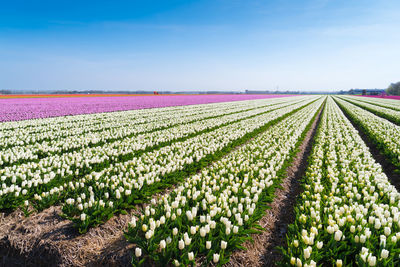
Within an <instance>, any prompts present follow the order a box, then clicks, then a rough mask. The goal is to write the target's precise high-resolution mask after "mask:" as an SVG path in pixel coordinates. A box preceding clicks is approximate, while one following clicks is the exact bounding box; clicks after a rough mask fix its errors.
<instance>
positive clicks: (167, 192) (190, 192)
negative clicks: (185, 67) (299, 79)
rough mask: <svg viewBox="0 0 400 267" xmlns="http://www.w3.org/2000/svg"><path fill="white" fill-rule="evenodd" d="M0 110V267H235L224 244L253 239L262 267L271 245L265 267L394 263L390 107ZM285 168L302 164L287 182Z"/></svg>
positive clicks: (152, 105) (399, 197)
mask: <svg viewBox="0 0 400 267" xmlns="http://www.w3.org/2000/svg"><path fill="white" fill-rule="evenodd" d="M0 104H1V106H0V121H1V122H0V152H1V153H0V179H1V181H0V186H1V187H0V215H1V216H0V265H5V266H7V265H10V266H11V265H13V264H15V263H16V262H18V261H19V262H20V263H21V261H22V265H29V266H30V265H32V266H37V265H42V266H53V264H56V263H57V265H60V266H103V265H113V266H125V265H127V264H129V265H134V266H210V265H211V266H222V265H224V266H236V265H240V266H241V265H244V263H243V262H244V261H243V259H239V256H238V255H239V254H238V252H239V251H243V252H241V253H244V254H246V253H247V252H246V249H249V248H250V247H251V245H250V244H251V242H252V240H256V241H255V242H260V241H259V240H261V239H257V238H256V237H257V236H259V235H264V236H265V238H266V240H269V241H268V242H270V243H271V242H274V243H275V244H277V245H276V246H273V248H270V246H267V244H264V245H263V244H260V243H258V244H256V245H257V247H258V248H260V247H261V248H262V247H263V246H264V247H265V249H264V250H261V251H258V252H257V253H258V254H257V257H256V258H255V259H254V257H253V259H251V260H246V261H247V264H255V265H257V266H269V265H271V264H272V263H271V260H268V259H267V258H268V257H267V256H265V255H271V254H272V255H274V258H273V260H272V262H273V265H275V266H300V267H302V266H304V267H305V266H339V267H340V266H400V240H399V239H400V193H399V192H398V189H399V187H398V185H399V183H400V181H396V179H395V178H394V177H397V176H396V173H400V101H398V100H395V99H381V98H367V97H359V96H344V95H343V96H320V95H298V96H283V95H194V96H188V95H187V96H183V95H171V96H105V97H101V96H96V97H80V98H74V97H69V98H57V97H56V98H6V99H0ZM307 147H308V150H307ZM307 151H308V152H307ZM304 153H306V154H304ZM378 155H379V157H378ZM382 162H384V165H381V163H382ZM294 166H300V167H299V168H300V169H301V166H304V167H303V169H304V171H299V172H298V173H297V174H296V175H295V176H290V175H289V173H290V171H289V170H291V169H293V168H294ZM387 166H391V169H390V170H391V171H390V172H388V171H386V170H387V168H388V167H387ZM296 168H297V167H296ZM392 170H394V171H392ZM288 181H290V183H292V184H296V183H297V187H298V191H295V190H290V189H289V188H286V187H285V186H283V184H284V183H287V182H288ZM398 182H399V183H398ZM278 195H279V196H281V197H282V195H283V198H288V199H289V197H291V198H292V199H293V200H288V201H287V203H286V204H285V205H286V206H285V208H284V209H285V210H286V211H288V212H289V213H288V214H289V215H288V216H289V217H287V218H286V217H285V220H286V221H285V222H286V223H285V225H286V226H285V228H283V229H285V230H284V232H283V233H282V234H280V235H274V232H276V231H278V230H277V229H275V228H272V229H269V228H268V229H267V228H266V227H265V226H264V225H263V224H262V223H261V221H262V220H263V219H264V220H265V219H268V220H270V221H276V225H278V224H281V223H280V222H279V221H278V218H279V216H280V212H282V211H279V210H278V211H275V210H274V211H271V212H270V211H269V209H270V207H271V205H272V204H273V203H274V201H276V199H277V198H278ZM273 212H275V213H273ZM49 214H50V215H51V216H50V215H49ZM271 214H272V215H271ZM282 216H283V215H282ZM285 216H286V215H285ZM46 218H51V219H46ZM44 225H46V227H45V228H43V227H44ZM28 226H29V227H31V228H29V227H28ZM35 226H36V227H37V229H35ZM41 227H42V228H41ZM32 229H34V230H32ZM110 229H112V230H110ZM60 233H61V234H62V238H60V236H61V234H60ZM54 236H55V237H57V238H53V237H54ZM110 240H112V241H110ZM271 240H272V241H271ZM117 241H118V242H117ZM253 242H254V241H253ZM74 247H76V250H74V249H73V248H74ZM94 247H95V249H93V248H94ZM269 250H271V251H269ZM121 251H123V253H125V254H124V256H120V254H121V253H122V252H121ZM247 251H249V253H250V250H247ZM74 253H76V254H74ZM38 255H39V256H38ZM43 255H44V256H43ZM104 255H106V256H104ZM240 255H242V254H240ZM103 256H104V257H103ZM43 258H44V259H46V260H45V261H43ZM103 258H104V259H103ZM105 258H107V259H105ZM249 258H250V257H249ZM110 259H111V260H110ZM118 259H123V260H120V261H118ZM126 259H128V260H126ZM246 259H247V258H246ZM49 260H50V261H53V262H52V264H49V262H48V261H49ZM109 260H110V261H109ZM240 260H242V261H240ZM238 262H241V263H240V264H239V263H238Z"/></svg>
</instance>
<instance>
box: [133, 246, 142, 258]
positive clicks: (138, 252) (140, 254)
mask: <svg viewBox="0 0 400 267" xmlns="http://www.w3.org/2000/svg"><path fill="white" fill-rule="evenodd" d="M135 256H136V257H137V258H139V257H140V256H142V250H141V249H140V248H136V249H135Z"/></svg>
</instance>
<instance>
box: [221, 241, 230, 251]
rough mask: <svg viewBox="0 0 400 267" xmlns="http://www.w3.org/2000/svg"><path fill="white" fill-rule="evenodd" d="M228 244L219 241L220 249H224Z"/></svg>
mask: <svg viewBox="0 0 400 267" xmlns="http://www.w3.org/2000/svg"><path fill="white" fill-rule="evenodd" d="M227 245H228V242H226V241H223V240H221V249H226V246H227Z"/></svg>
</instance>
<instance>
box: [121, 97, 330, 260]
mask: <svg viewBox="0 0 400 267" xmlns="http://www.w3.org/2000/svg"><path fill="white" fill-rule="evenodd" d="M323 102H324V99H323V98H320V99H319V100H317V101H316V102H314V103H312V104H311V105H308V106H306V107H305V108H303V109H300V110H299V111H297V112H295V113H292V114H291V115H290V116H288V117H286V118H285V119H284V120H281V121H280V122H278V123H277V124H275V125H273V126H271V127H270V128H268V129H267V130H266V131H265V132H263V133H261V134H260V135H258V136H257V137H256V138H254V139H253V140H251V141H250V142H249V143H247V144H245V145H244V146H242V147H240V148H239V149H237V150H235V151H234V152H232V153H230V154H228V155H227V156H226V157H224V158H222V159H221V160H219V161H216V162H214V163H213V164H211V165H210V166H208V167H207V168H205V169H203V170H202V171H201V172H199V173H197V174H194V175H192V176H190V177H188V178H187V179H185V180H184V181H183V182H182V183H181V184H180V185H178V186H177V187H176V188H175V189H174V190H173V191H172V192H170V193H167V194H166V195H164V196H162V197H160V198H159V199H158V200H155V199H153V200H152V203H151V205H148V206H146V207H145V208H144V209H143V210H142V211H141V216H139V217H133V219H132V221H131V223H130V227H129V230H128V232H127V234H126V237H127V239H128V240H129V241H131V242H133V243H135V244H136V246H137V248H136V250H135V254H136V256H135V257H134V259H133V261H134V262H135V263H145V262H147V263H148V264H149V263H151V262H153V263H155V264H157V265H160V266H166V265H168V264H175V265H179V264H183V265H190V264H195V263H199V264H200V263H203V264H204V263H206V264H208V263H211V262H213V263H214V264H217V265H222V264H224V263H227V262H228V261H229V255H230V253H231V252H232V251H233V250H235V249H238V248H241V244H242V243H243V242H244V241H245V240H247V239H248V236H249V234H251V233H254V232H257V231H258V230H260V227H259V226H258V225H257V221H258V220H259V219H260V218H261V217H262V216H263V213H264V211H265V209H266V208H267V203H268V202H270V201H271V199H272V198H273V197H274V189H275V188H276V187H277V186H278V185H279V183H280V180H281V178H282V174H283V172H284V170H285V169H286V167H287V164H288V163H289V162H290V159H291V158H292V157H293V155H294V152H295V150H296V147H297V146H298V144H299V142H300V141H301V139H302V137H303V136H304V133H305V131H306V129H307V126H309V125H310V124H311V123H312V119H313V118H315V115H316V114H317V112H318V110H319V109H320V107H321V105H322V103H323Z"/></svg>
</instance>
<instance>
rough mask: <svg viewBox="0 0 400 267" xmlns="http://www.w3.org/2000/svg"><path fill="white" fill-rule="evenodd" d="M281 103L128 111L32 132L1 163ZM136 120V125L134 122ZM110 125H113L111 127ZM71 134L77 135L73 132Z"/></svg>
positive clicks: (176, 129) (217, 119)
mask: <svg viewBox="0 0 400 267" xmlns="http://www.w3.org/2000/svg"><path fill="white" fill-rule="evenodd" d="M296 100H297V99H291V100H289V101H285V102H284V105H288V102H289V103H291V101H296ZM280 102H282V100H280V101H265V100H264V101H257V102H254V101H252V102H249V103H247V106H242V105H243V103H241V105H240V106H239V107H233V108H232V107H230V108H228V107H227V108H215V109H214V110H212V109H210V110H208V111H207V112H206V111H204V112H198V113H199V114H194V113H196V110H193V109H190V112H186V113H185V112H182V111H179V112H175V113H173V112H171V113H164V112H163V115H154V116H151V117H149V118H146V119H142V121H143V122H142V123H141V120H140V119H138V118H137V116H130V115H129V114H124V113H122V115H124V116H120V118H119V119H116V120H115V121H113V122H110V123H107V124H104V123H102V124H100V126H101V127H93V125H90V124H89V125H88V126H82V125H81V127H80V129H81V131H85V133H83V134H80V133H78V132H77V131H76V129H75V128H70V129H68V131H67V132H68V134H67V135H66V136H65V135H63V133H61V131H59V132H58V133H57V134H59V135H60V136H59V137H57V136H54V133H51V134H50V135H48V133H46V132H44V133H40V134H38V135H33V136H32V137H31V139H30V140H29V141H27V142H31V141H32V140H36V142H35V143H28V144H23V145H17V146H11V147H9V148H8V149H3V152H2V155H1V157H0V166H2V165H3V167H4V166H9V165H12V164H21V163H25V162H30V161H36V162H37V161H39V160H40V159H42V158H45V157H48V156H51V155H53V154H62V153H67V152H72V151H76V150H79V149H83V148H86V147H100V146H102V145H103V144H105V143H108V144H109V143H112V142H115V141H119V140H122V139H125V140H127V139H128V138H135V139H136V138H137V137H139V139H146V138H147V136H138V135H140V134H142V135H143V134H146V133H147V135H154V134H159V135H170V134H171V132H181V131H183V130H182V128H192V129H193V130H195V127H196V126H193V127H192V124H194V125H198V124H202V127H204V126H205V125H206V124H208V125H218V124H217V122H220V121H229V119H231V120H232V119H236V118H240V117H244V116H247V115H248V114H250V115H253V114H256V113H257V112H265V111H266V110H267V108H270V107H273V106H274V105H277V104H279V103H280ZM281 105H282V104H281ZM220 119H225V120H220ZM133 123H134V125H132V124H133ZM106 125H107V126H106ZM110 125H111V126H113V127H111V128H110ZM103 126H104V127H103ZM92 128H94V129H95V130H94V131H91V130H90V129H92ZM153 132H154V133H153ZM72 133H75V134H74V135H73V134H72ZM23 135H25V133H23ZM39 135H40V137H39ZM16 138H17V139H21V137H18V135H17V134H16ZM41 138H42V139H41ZM43 138H44V139H43ZM12 139H14V138H12ZM37 139H41V140H42V141H41V142H40V141H39V140H37ZM44 140H45V141H44ZM127 141H128V140H127ZM128 142H129V141H128Z"/></svg>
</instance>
